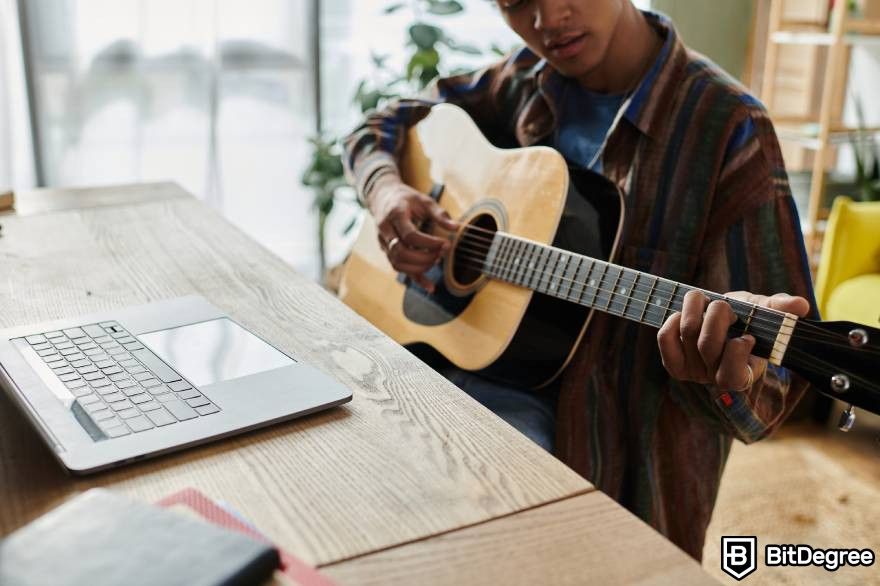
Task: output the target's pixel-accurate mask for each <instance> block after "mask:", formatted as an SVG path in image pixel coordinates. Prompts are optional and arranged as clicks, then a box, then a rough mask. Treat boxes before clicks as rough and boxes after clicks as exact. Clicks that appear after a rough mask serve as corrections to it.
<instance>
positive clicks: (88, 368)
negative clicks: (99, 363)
mask: <svg viewBox="0 0 880 586" xmlns="http://www.w3.org/2000/svg"><path fill="white" fill-rule="evenodd" d="M76 371H77V372H78V373H80V374H92V373H93V372H98V369H97V368H95V367H94V366H92V365H91V364H89V365H88V366H80V367H79V368H77V369H76Z"/></svg>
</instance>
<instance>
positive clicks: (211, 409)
mask: <svg viewBox="0 0 880 586" xmlns="http://www.w3.org/2000/svg"><path fill="white" fill-rule="evenodd" d="M196 411H198V412H199V415H210V414H211V413H217V412H218V411H220V407H218V406H217V405H214V404H213V403H208V404H207V405H204V406H202V407H196Z"/></svg>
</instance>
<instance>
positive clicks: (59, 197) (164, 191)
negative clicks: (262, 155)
mask: <svg viewBox="0 0 880 586" xmlns="http://www.w3.org/2000/svg"><path fill="white" fill-rule="evenodd" d="M177 197H191V196H190V194H189V193H187V192H186V191H184V190H183V189H181V187H180V186H179V185H177V184H176V183H168V182H160V183H139V184H136V185H115V186H111V187H77V188H73V189H34V190H29V191H18V192H16V194H15V209H14V210H4V211H3V212H0V218H2V217H3V216H4V215H11V214H15V215H17V216H30V215H33V214H45V213H49V212H56V211H61V210H72V209H84V208H91V207H98V206H108V205H129V204H132V203H139V202H149V201H158V200H160V199H172V198H177Z"/></svg>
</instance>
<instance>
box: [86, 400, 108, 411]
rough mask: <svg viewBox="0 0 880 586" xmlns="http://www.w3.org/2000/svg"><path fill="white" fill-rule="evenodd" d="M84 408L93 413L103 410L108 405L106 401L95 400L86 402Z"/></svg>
mask: <svg viewBox="0 0 880 586" xmlns="http://www.w3.org/2000/svg"><path fill="white" fill-rule="evenodd" d="M82 408H83V409H85V410H86V411H88V412H89V413H90V414H91V413H97V412H98V411H103V410H104V409H106V408H107V406H106V405H104V403H102V402H101V401H93V402H91V403H86V404H85V405H83V406H82Z"/></svg>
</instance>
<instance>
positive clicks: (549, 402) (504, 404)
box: [438, 365, 559, 454]
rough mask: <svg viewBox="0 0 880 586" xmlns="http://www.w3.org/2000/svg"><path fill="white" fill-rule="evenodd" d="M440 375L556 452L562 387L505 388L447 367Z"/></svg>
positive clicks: (537, 441) (472, 374)
mask: <svg viewBox="0 0 880 586" xmlns="http://www.w3.org/2000/svg"><path fill="white" fill-rule="evenodd" d="M438 372H440V374H442V375H443V376H444V377H446V378H447V379H449V381H450V382H452V384H454V385H456V386H458V387H459V388H460V389H461V390H463V391H464V392H465V393H467V394H468V395H470V396H471V397H473V398H474V399H476V400H477V401H479V402H480V403H481V404H482V405H483V406H484V407H486V408H488V409H489V410H490V411H492V412H493V413H495V415H497V416H498V417H500V418H501V419H503V420H504V421H506V422H507V423H509V424H510V425H512V426H513V427H514V428H515V429H516V430H517V431H519V432H520V433H522V434H523V435H525V436H526V437H527V438H529V439H530V440H532V441H533V442H535V443H536V444H538V445H539V446H541V447H542V448H544V449H545V450H547V451H548V452H550V453H551V454H552V453H553V444H554V440H555V436H556V401H557V398H558V395H559V389H558V385H555V384H554V385H551V387H550V388H548V389H542V390H539V391H528V390H524V389H518V388H515V387H510V386H505V385H502V384H499V383H496V382H493V381H490V380H488V379H485V378H483V377H481V376H478V375H476V374H474V373H472V372H467V371H464V370H461V369H460V368H456V367H455V366H451V365H447V366H444V367H441V368H439V369H438Z"/></svg>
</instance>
